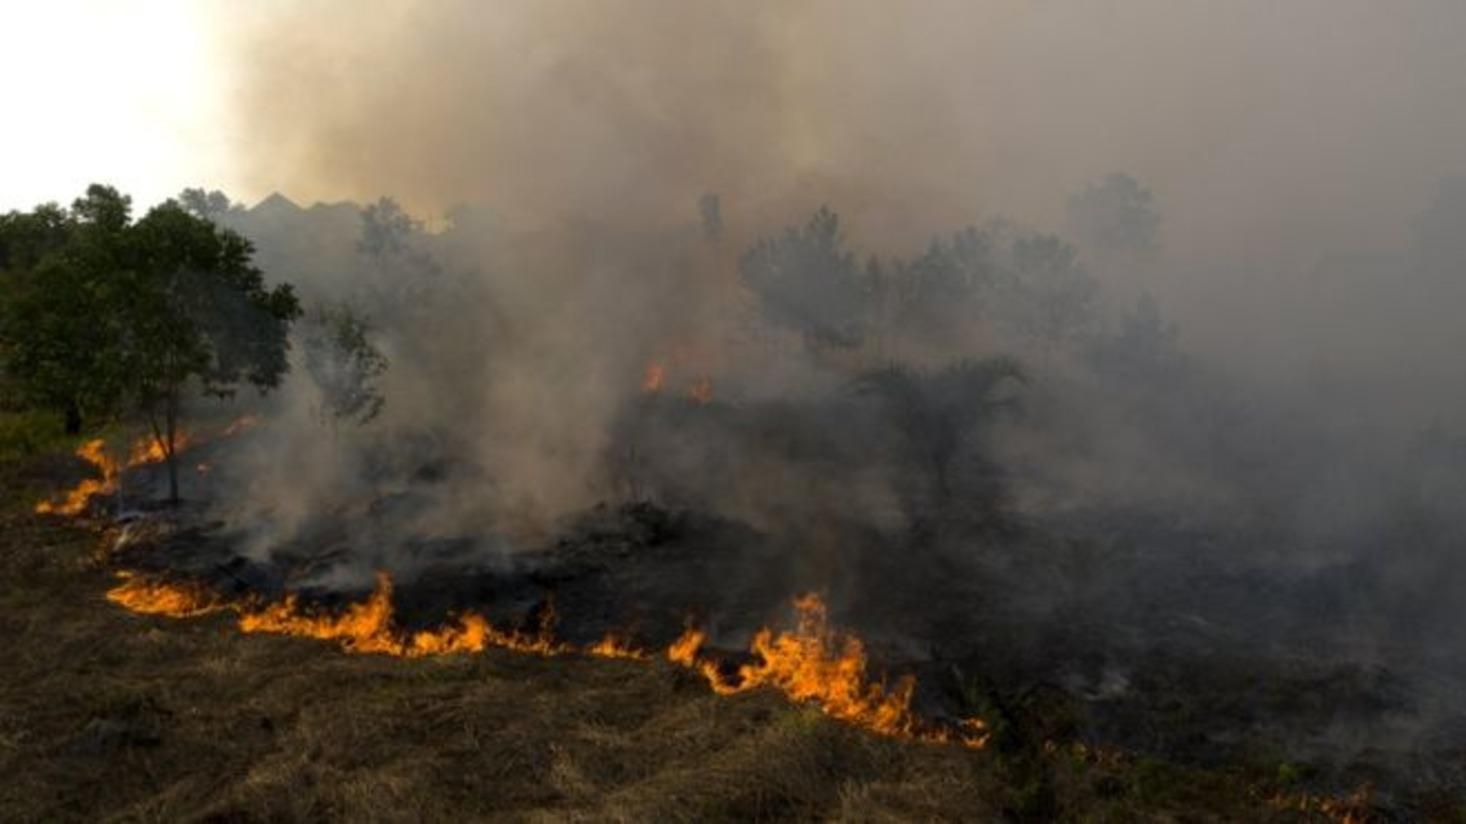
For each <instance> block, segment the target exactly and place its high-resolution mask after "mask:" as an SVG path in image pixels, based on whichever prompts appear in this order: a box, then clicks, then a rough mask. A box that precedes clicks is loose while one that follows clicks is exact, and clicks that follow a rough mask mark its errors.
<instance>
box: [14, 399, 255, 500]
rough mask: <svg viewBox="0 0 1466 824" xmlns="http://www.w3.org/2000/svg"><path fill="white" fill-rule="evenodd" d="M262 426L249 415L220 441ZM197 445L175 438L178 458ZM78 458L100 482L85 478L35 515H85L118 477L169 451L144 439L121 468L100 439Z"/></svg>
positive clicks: (180, 435) (183, 436) (185, 436)
mask: <svg viewBox="0 0 1466 824" xmlns="http://www.w3.org/2000/svg"><path fill="white" fill-rule="evenodd" d="M258 424H259V418H258V417H256V416H254V415H246V416H244V417H242V418H239V419H237V420H235V421H233V422H232V423H230V424H229V425H228V426H226V427H225V428H224V429H223V430H222V431H221V432H220V437H227V436H230V435H236V434H238V433H240V432H243V431H245V430H248V429H252V428H254V427H255V426H256V425H258ZM206 440H207V439H206ZM193 443H194V438H193V436H192V435H190V434H189V433H188V432H185V431H181V430H180V431H178V432H175V433H174V434H173V449H172V450H171V451H172V452H174V453H175V454H176V453H178V452H182V451H183V450H185V449H187V448H188V447H189V446H191V445H192V444H193ZM76 456H77V457H78V458H81V459H82V460H84V461H86V462H87V463H89V464H91V465H92V466H93V467H95V468H96V471H97V472H99V473H100V474H101V476H102V477H101V478H100V479H98V478H83V479H82V481H81V482H80V483H79V484H77V485H76V486H75V487H74V488H72V489H70V490H68V491H67V492H66V493H65V494H64V495H62V496H61V497H60V499H59V500H50V501H40V502H39V503H37V504H36V506H35V511H36V512H37V513H39V514H42V515H80V514H81V513H83V512H85V511H86V508H87V504H88V503H89V502H90V501H91V499H92V497H93V496H96V495H110V494H111V493H113V492H116V491H117V478H118V476H119V475H120V474H121V473H122V472H124V471H126V470H128V469H132V468H134V467H138V466H143V465H146V464H155V463H162V462H163V461H165V460H167V459H168V451H167V450H164V449H163V441H162V439H161V438H158V437H155V436H152V435H145V436H143V437H141V438H138V439H137V440H136V441H134V442H133V443H132V446H131V447H129V449H128V451H127V460H126V461H125V462H123V463H122V464H120V465H119V464H118V462H117V461H115V460H113V459H112V457H111V456H109V455H108V454H107V444H106V442H105V441H104V440H102V439H101V438H97V439H95V440H90V441H87V442H86V443H84V444H82V445H81V446H80V447H78V448H77V450H76ZM197 469H198V471H199V473H200V474H204V473H207V472H208V471H209V469H210V467H209V465H208V464H206V463H201V464H199V465H198V467H197Z"/></svg>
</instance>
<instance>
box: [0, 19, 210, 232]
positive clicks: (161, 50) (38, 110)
mask: <svg viewBox="0 0 1466 824" xmlns="http://www.w3.org/2000/svg"><path fill="white" fill-rule="evenodd" d="M212 8H213V7H212V6H211V5H207V4H205V3H201V2H189V0H150V2H146V3H142V2H130V3H124V2H116V1H115V0H113V1H112V2H107V0H45V2H22V1H21V0H13V1H12V2H6V3H0V32H3V33H4V34H3V46H0V76H3V77H5V78H7V80H6V86H5V102H4V106H5V113H4V115H3V116H0V121H3V122H4V123H5V126H4V128H0V210H5V211H8V210H11V209H29V208H30V207H32V206H34V205H36V204H37V203H40V202H45V201H52V200H54V201H60V202H63V203H64V202H67V201H69V200H70V199H71V198H73V197H75V196H77V195H79V194H80V193H81V192H82V191H83V190H84V189H85V188H86V186H87V184H89V183H92V182H96V181H101V182H107V183H111V184H112V185H115V186H117V187H118V188H119V189H121V190H122V191H123V192H126V193H129V194H131V195H132V196H133V198H134V201H135V203H136V204H137V205H139V206H144V207H145V206H146V205H149V204H152V203H156V202H158V201H160V200H162V199H164V198H166V197H168V196H170V195H173V194H176V193H177V192H178V191H179V190H180V189H182V188H184V187H186V186H194V185H204V184H209V185H211V186H213V185H218V184H217V183H215V182H214V181H219V180H223V179H226V178H227V177H228V165H229V164H228V158H229V155H230V151H229V149H230V147H229V134H228V131H229V130H227V129H221V128H219V127H218V124H220V123H222V122H223V121H224V112H225V108H226V106H227V102H228V101H227V99H226V97H225V92H226V89H225V84H224V83H223V74H222V72H221V71H220V70H219V66H218V65H216V63H215V61H214V57H213V56H214V55H215V54H217V51H216V50H215V49H213V48H211V44H212V39H211V35H210V32H211V31H212V29H211V28H210V27H209V21H208V19H207V15H208V13H209V12H210V10H211V9H212Z"/></svg>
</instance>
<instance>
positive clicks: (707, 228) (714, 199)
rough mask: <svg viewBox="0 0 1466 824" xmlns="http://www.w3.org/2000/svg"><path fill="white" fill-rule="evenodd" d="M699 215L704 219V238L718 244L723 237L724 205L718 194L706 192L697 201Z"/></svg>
mask: <svg viewBox="0 0 1466 824" xmlns="http://www.w3.org/2000/svg"><path fill="white" fill-rule="evenodd" d="M697 213H698V216H699V217H701V218H702V236H703V238H705V239H706V240H709V241H712V242H717V240H718V238H720V237H722V236H723V204H722V201H721V200H720V199H719V197H718V195H717V193H716V192H706V193H704V194H703V196H702V197H700V198H698V199H697Z"/></svg>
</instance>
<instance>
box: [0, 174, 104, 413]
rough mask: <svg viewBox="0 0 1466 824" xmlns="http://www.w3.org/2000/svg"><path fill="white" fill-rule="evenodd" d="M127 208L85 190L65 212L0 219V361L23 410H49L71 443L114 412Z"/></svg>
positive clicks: (97, 190)
mask: <svg viewBox="0 0 1466 824" xmlns="http://www.w3.org/2000/svg"><path fill="white" fill-rule="evenodd" d="M130 212H131V201H130V199H129V198H127V197H126V196H124V195H122V194H119V193H118V192H117V190H116V189H113V188H111V187H109V186H101V185H93V186H91V187H89V188H88V189H87V192H86V194H85V195H84V196H83V197H81V198H78V199H77V200H76V201H75V202H74V203H73V204H72V207H71V209H70V210H69V211H68V210H63V209H61V208H59V207H57V206H55V205H54V204H47V205H43V206H39V207H37V208H36V209H35V210H34V211H33V212H29V213H20V212H12V213H10V214H8V215H5V216H4V217H3V218H0V283H3V286H4V288H3V289H0V362H3V370H4V373H5V383H6V384H7V385H8V386H9V387H10V388H11V391H14V392H15V393H16V395H17V396H19V398H20V399H21V401H22V402H24V403H27V404H29V405H31V406H35V407H40V408H47V409H54V410H56V411H57V412H58V413H60V414H62V415H63V416H64V417H65V423H66V431H67V432H68V433H69V434H76V433H77V432H80V431H81V428H82V425H83V422H84V421H85V420H88V419H92V418H96V417H105V416H107V415H109V414H112V413H114V412H115V411H116V410H117V408H118V404H119V403H120V401H121V399H122V397H123V390H124V386H123V384H124V381H125V374H124V368H123V365H122V363H121V361H120V360H119V358H118V352H119V351H120V349H121V347H122V345H123V340H124V330H123V327H122V325H121V324H120V323H119V318H118V315H117V312H116V308H117V303H118V300H119V295H120V293H121V288H122V285H121V279H122V273H123V270H124V269H125V267H126V265H127V257H128V238H127V228H128V220H129V215H130Z"/></svg>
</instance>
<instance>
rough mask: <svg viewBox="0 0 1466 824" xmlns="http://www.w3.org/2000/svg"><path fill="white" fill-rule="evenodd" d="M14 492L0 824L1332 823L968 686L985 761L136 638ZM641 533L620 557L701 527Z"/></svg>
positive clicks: (669, 684) (489, 659)
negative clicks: (984, 711) (1092, 739)
mask: <svg viewBox="0 0 1466 824" xmlns="http://www.w3.org/2000/svg"><path fill="white" fill-rule="evenodd" d="M42 474H43V475H44V476H46V477H45V478H44V479H39V480H48V479H49V475H50V470H47V471H46V472H45V473H42ZM0 481H3V486H0V488H4V489H5V490H6V491H7V500H6V503H5V504H4V509H3V511H0V574H3V576H4V580H5V581H6V584H7V586H6V587H5V588H4V589H3V591H0V637H4V638H6V639H7V644H6V651H5V656H6V665H5V667H4V668H3V673H0V775H4V776H6V777H7V780H6V781H4V782H0V820H15V821H38V820H46V821H57V820H96V819H110V820H169V821H173V820H195V821H253V820H291V821H317V820H405V821H406V820H413V821H416V820H455V821H459V820H536V821H551V820H553V821H560V820H596V821H602V820H624V821H645V820H659V821H660V820H689V821H691V820H698V821H705V820H740V821H742V820H813V819H820V820H843V821H906V820H914V819H915V820H953V821H957V820H964V821H969V820H979V821H985V820H1012V821H1030V820H1031V821H1046V820H1085V821H1133V820H1157V821H1178V820H1184V821H1209V820H1215V821H1236V820H1249V821H1264V820H1282V821H1292V820H1327V819H1329V818H1331V817H1333V818H1337V817H1338V815H1339V809H1340V808H1337V807H1335V808H1330V809H1332V813H1329V812H1326V811H1325V808H1326V807H1327V806H1328V804H1326V803H1325V801H1326V800H1327V799H1326V798H1325V797H1324V796H1323V795H1320V794H1318V793H1316V792H1313V791H1311V790H1310V787H1309V784H1308V776H1307V774H1306V771H1302V770H1299V769H1296V768H1292V767H1291V765H1287V764H1281V763H1279V762H1277V761H1266V760H1258V761H1252V762H1248V761H1233V762H1230V763H1222V764H1212V765H1195V764H1188V763H1185V762H1179V761H1172V760H1168V759H1155V758H1150V757H1146V756H1144V755H1141V754H1137V753H1134V752H1127V751H1124V750H1121V749H1118V748H1106V747H1095V746H1091V745H1086V744H1084V743H1083V742H1081V741H1079V740H1077V739H1076V738H1071V737H1067V736H1070V735H1073V734H1074V733H1075V732H1076V730H1077V729H1078V727H1077V722H1076V720H1075V718H1074V717H1072V715H1073V713H1074V706H1075V705H1074V702H1073V700H1072V697H1071V696H1070V695H1069V694H1068V693H1067V692H1066V691H1064V690H1045V689H1040V688H1035V687H1032V686H1031V685H1028V686H1024V685H1017V686H1015V685H1002V684H998V683H996V682H995V681H994V679H993V677H992V676H991V675H990V674H987V673H985V672H984V671H983V670H982V669H980V668H978V667H972V668H970V669H968V670H966V671H962V670H961V668H960V667H959V668H958V670H956V671H952V672H951V673H950V678H951V679H952V681H951V683H955V684H962V683H965V684H967V685H969V686H970V687H971V688H972V690H971V692H972V694H971V695H969V696H968V697H967V699H965V700H968V701H970V702H972V703H975V704H981V703H984V702H986V703H988V704H990V706H989V707H988V709H989V710H991V711H992V712H993V713H994V721H995V723H996V724H998V725H999V726H1001V727H1004V728H1007V729H1008V730H1009V732H1006V733H1004V734H1003V735H1000V736H999V737H998V739H997V741H996V742H995V744H994V745H993V746H991V747H990V748H989V749H988V750H984V751H976V752H974V751H968V750H964V749H962V748H959V747H952V746H943V745H933V744H923V743H914V742H909V741H902V740H897V739H890V738H885V737H882V736H879V735H875V734H872V733H869V732H866V731H863V730H860V729H856V728H853V727H850V726H848V725H845V724H843V723H840V722H838V721H835V720H832V719H829V718H827V717H825V716H823V715H822V714H820V713H819V712H818V711H817V710H816V709H814V708H811V707H807V706H798V705H794V704H791V703H790V702H788V701H787V700H785V699H784V698H782V697H781V696H780V695H778V694H775V693H772V692H767V691H757V692H754V693H750V694H746V695H738V696H732V697H721V696H716V695H713V694H712V693H711V692H710V691H709V690H708V689H707V687H706V685H705V683H703V682H702V681H701V680H700V679H697V678H695V677H691V676H690V675H689V674H688V673H687V672H685V671H683V670H680V669H677V668H674V667H672V666H670V665H668V664H665V663H662V662H656V661H652V662H640V661H617V660H604V659H590V658H582V657H579V656H574V655H570V656H560V657H555V658H541V657H536V656H533V655H525V654H520V653H514V652H507V651H500V650H491V651H489V652H486V653H484V654H480V655H471V656H447V657H442V658H434V659H423V660H400V659H395V658H386V657H381V656H372V655H347V654H344V653H342V652H340V651H339V650H337V649H335V648H333V647H331V646H329V645H326V644H322V643H319V642H315V641H312V640H308V639H294V638H283V637H270V636H257V635H249V636H246V635H241V634H239V633H238V632H236V631H235V629H234V627H233V625H232V622H231V621H230V619H229V617H228V616H226V615H219V614H216V615H213V616H206V617H202V618H196V619H188V620H171V619H165V618H155V617H147V616H139V615H134V614H130V613H127V612H125V611H123V610H121V609H119V608H117V607H115V606H113V605H112V604H110V603H108V602H107V601H106V600H105V599H104V598H103V594H104V593H105V591H106V590H107V589H108V588H109V586H111V585H112V584H113V583H114V578H113V568H112V566H111V562H103V561H99V560H98V550H99V549H100V548H101V547H102V546H103V545H104V544H105V543H107V542H110V540H111V539H112V536H110V535H104V534H103V532H102V531H101V529H100V527H102V526H103V525H102V524H99V523H88V522H86V521H67V520H63V519H57V518H51V517H40V516H36V515H33V514H32V513H31V512H30V511H29V504H28V502H29V501H31V500H33V497H31V496H33V495H35V494H36V491H37V488H38V487H39V486H40V484H39V483H38V478H37V477H36V475H35V474H34V468H33V467H24V466H16V465H4V466H0ZM619 517H620V516H617V518H618V519H619ZM639 517H640V518H641V519H642V520H636V518H635V517H633V521H634V525H633V528H634V529H635V530H640V531H641V532H639V533H637V534H639V535H640V536H641V537H640V538H638V539H637V540H635V541H631V542H630V543H627V544H626V547H628V550H627V551H633V550H634V549H635V548H637V547H641V546H643V545H644V544H650V545H653V546H661V547H664V548H665V547H670V546H674V545H675V541H676V539H675V537H674V536H676V535H678V534H682V535H688V534H692V535H695V534H697V529H698V528H700V527H699V525H698V524H686V523H684V524H682V525H681V526H680V527H679V529H683V530H690V531H684V532H680V533H679V532H678V529H671V528H669V527H671V526H675V524H670V523H661V524H660V525H659V524H658V522H657V519H658V518H660V517H661V516H660V515H649V514H647V513H642V515H641V516H639ZM647 518H651V523H648V522H646V519H647ZM702 526H705V524H704V525H702ZM626 535H627V533H626V531H625V530H622V529H604V530H602V531H601V538H600V539H599V540H601V542H602V545H601V549H600V550H596V551H595V552H593V553H592V556H593V557H592V558H590V559H586V558H580V562H582V563H585V564H588V565H590V566H595V565H596V564H598V563H599V561H596V560H595V558H596V557H599V555H600V554H601V553H602V552H610V550H608V549H606V547H609V546H615V545H618V543H621V542H625V541H626V540H627V538H626ZM196 537H199V536H196ZM578 546H579V550H578V551H589V550H586V548H585V547H586V546H588V544H587V545H578ZM619 551H620V550H616V552H619ZM575 555H576V553H570V556H569V557H574V556H575ZM708 557H712V558H715V557H716V553H712V554H711V555H710V556H708ZM611 566H612V567H614V566H615V565H614V564H613V565H611ZM569 568H570V566H569V562H568V561H566V562H565V565H563V566H561V567H560V571H561V572H564V571H565V570H566V569H569ZM715 573H716V564H715V563H714V564H713V568H712V570H711V571H710V573H709V574H712V575H713V579H714V580H715V579H716V577H717V576H716V574H715ZM571 578H575V576H571ZM583 579H584V580H594V579H595V576H589V575H587V576H583ZM567 580H569V579H565V578H563V577H562V578H560V579H558V580H556V579H554V576H551V577H550V579H546V580H544V581H542V582H541V583H546V584H549V583H553V584H556V585H558V586H563V585H565V584H566V583H567ZM677 580H679V581H681V580H686V579H685V578H681V577H679V578H678V579H677ZM664 584H665V582H664ZM603 585H604V584H596V586H603ZM586 586H590V585H589V584H587V585H586ZM647 586H648V587H651V588H652V589H655V584H647ZM673 594H676V593H675V592H674V593H673ZM404 597H408V592H406V591H404ZM748 609H749V611H750V612H757V611H759V610H760V609H761V607H758V606H755V605H750V606H749V607H748ZM587 620H588V619H587ZM606 620H608V621H610V620H620V617H619V616H617V617H614V618H613V617H608V618H606ZM952 666H955V665H952ZM923 677H925V676H923ZM982 683H986V684H987V685H988V686H987V687H983V686H982ZM1285 768H1287V769H1285ZM1329 803H1332V802H1329ZM1410 804H1411V806H1403V805H1402V804H1400V803H1399V802H1393V801H1392V802H1390V803H1388V804H1383V805H1381V804H1379V803H1375V802H1373V801H1368V802H1360V803H1359V804H1357V805H1355V806H1354V807H1349V808H1348V809H1349V810H1351V811H1354V812H1360V813H1362V812H1364V811H1365V810H1366V808H1367V809H1369V810H1372V813H1371V814H1373V815H1375V816H1378V817H1382V818H1383V817H1397V818H1401V819H1402V820H1410V819H1419V818H1431V817H1439V818H1441V820H1448V816H1450V815H1454V814H1455V813H1457V812H1458V808H1457V807H1455V806H1453V804H1454V802H1452V801H1451V800H1450V799H1449V798H1434V799H1431V798H1419V799H1414V800H1412V801H1411V802H1410Z"/></svg>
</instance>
